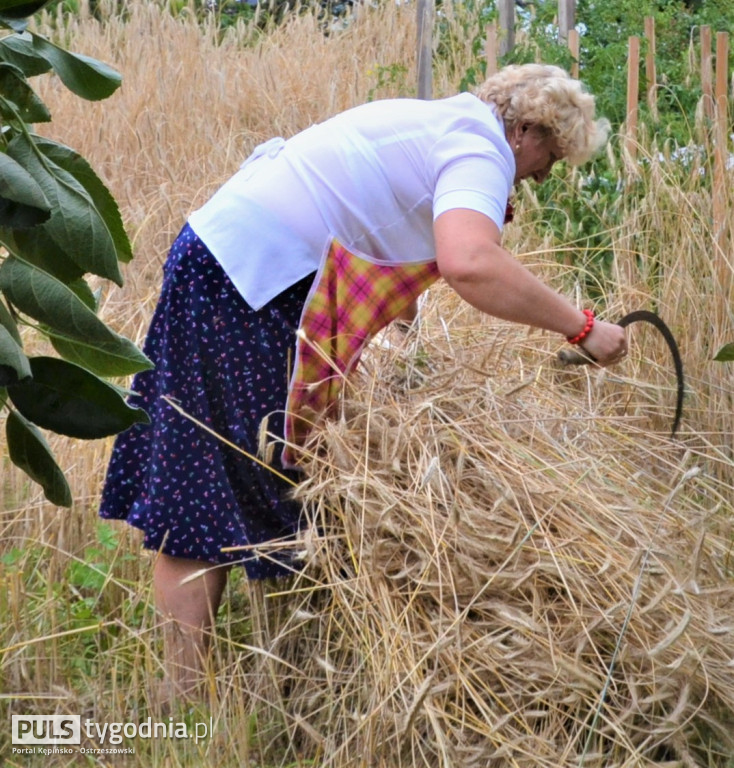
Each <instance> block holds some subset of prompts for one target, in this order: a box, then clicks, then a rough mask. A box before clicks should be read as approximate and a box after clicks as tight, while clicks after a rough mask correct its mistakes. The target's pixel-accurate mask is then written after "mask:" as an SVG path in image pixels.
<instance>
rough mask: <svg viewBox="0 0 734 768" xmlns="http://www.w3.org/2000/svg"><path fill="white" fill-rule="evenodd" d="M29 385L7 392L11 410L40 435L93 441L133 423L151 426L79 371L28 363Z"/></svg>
mask: <svg viewBox="0 0 734 768" xmlns="http://www.w3.org/2000/svg"><path fill="white" fill-rule="evenodd" d="M30 363H31V371H32V372H33V379H31V380H30V381H26V382H23V383H20V384H13V385H11V386H9V387H8V394H9V395H10V400H11V401H12V403H13V405H14V406H15V407H16V408H17V409H18V410H19V411H20V413H21V414H22V415H23V416H25V418H26V419H28V420H29V421H32V422H33V423H34V424H37V425H38V426H39V427H42V428H43V429H50V430H52V431H53V432H56V433H58V434H60V435H68V436H69V437H78V438H81V439H83V440H93V439H96V438H99V437H107V436H108V435H115V434H117V433H118V432H123V431H124V430H126V429H128V428H129V427H131V426H132V425H133V424H137V423H144V424H148V423H150V420H149V418H148V415H147V414H146V413H145V411H143V410H142V409H140V408H132V407H130V406H129V405H128V404H127V403H126V402H125V400H124V399H123V398H122V396H121V395H120V393H119V392H118V391H117V389H116V388H115V387H113V386H112V385H110V384H108V383H107V382H105V381H102V379H100V378H98V377H97V376H95V375H94V374H92V373H89V371H85V370H84V369H83V368H80V367H79V366H77V365H73V364H72V363H68V362H66V361H65V360H58V359H57V358H55V357H32V358H31V359H30Z"/></svg>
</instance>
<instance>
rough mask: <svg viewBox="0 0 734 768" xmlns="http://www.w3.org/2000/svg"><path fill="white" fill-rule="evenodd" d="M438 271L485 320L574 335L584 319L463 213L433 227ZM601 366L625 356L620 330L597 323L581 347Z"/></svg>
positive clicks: (485, 226) (473, 215)
mask: <svg viewBox="0 0 734 768" xmlns="http://www.w3.org/2000/svg"><path fill="white" fill-rule="evenodd" d="M433 230H434V236H435V240H436V259H437V263H438V269H439V271H440V272H441V275H442V277H443V278H444V279H445V280H446V281H447V282H448V284H449V285H450V286H451V287H452V288H453V289H454V290H455V291H456V292H457V293H458V294H459V296H461V297H462V298H463V299H464V300H465V301H468V302H469V303H470V304H471V305H472V306H474V307H476V308H477V309H480V310H481V311H482V312H486V313H487V314H489V315H493V316H495V317H499V318H502V319H503V320H510V321H512V322H516V323H523V324H525V325H532V326H535V327H537V328H544V329H545V330H548V331H554V332H556V333H560V334H562V335H563V336H567V337H568V336H576V335H577V334H578V333H579V332H580V331H582V330H583V328H584V326H585V324H586V316H585V315H584V313H583V312H582V311H581V310H580V309H577V308H576V307H575V306H574V305H573V304H572V303H571V302H570V301H568V300H567V299H566V298H565V297H563V296H562V295H561V294H559V293H556V292H555V291H554V290H552V289H551V288H549V287H548V286H547V285H546V284H545V283H543V282H542V281H541V280H539V279H538V278H537V277H535V275H533V274H532V272H530V271H529V270H528V269H526V268H525V267H524V266H523V265H522V264H520V262H519V261H517V260H516V259H515V258H514V257H513V256H512V255H511V254H510V253H509V252H508V251H506V250H505V249H504V248H503V247H502V245H501V241H500V232H499V229H498V228H497V225H496V224H495V223H494V222H493V221H492V220H491V219H490V218H488V217H487V216H485V215H483V214H481V213H478V212H476V211H471V210H467V209H463V208H459V209H455V210H451V211H446V212H445V213H443V214H441V215H440V216H439V217H438V218H437V219H436V221H435V222H434V226H433ZM583 347H584V349H585V350H586V351H587V352H589V353H590V354H592V355H593V356H594V357H595V358H596V360H597V361H598V362H599V363H600V364H601V365H608V364H609V363H612V362H615V361H616V360H617V359H619V357H620V356H622V355H623V354H624V353H625V351H626V348H627V346H626V337H625V332H624V329H622V328H620V327H619V326H618V325H614V324H612V323H605V322H602V321H600V320H597V321H596V322H595V323H594V328H593V329H592V331H591V333H590V334H589V335H588V336H587V338H586V339H585V340H584V343H583Z"/></svg>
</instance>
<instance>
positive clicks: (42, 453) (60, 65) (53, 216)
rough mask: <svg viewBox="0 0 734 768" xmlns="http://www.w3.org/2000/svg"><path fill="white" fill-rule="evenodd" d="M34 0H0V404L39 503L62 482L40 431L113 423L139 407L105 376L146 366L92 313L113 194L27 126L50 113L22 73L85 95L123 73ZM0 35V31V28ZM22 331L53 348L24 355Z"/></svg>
mask: <svg viewBox="0 0 734 768" xmlns="http://www.w3.org/2000/svg"><path fill="white" fill-rule="evenodd" d="M43 5H44V0H40V1H39V0H36V1H35V2H23V1H22V0H0V30H3V31H4V34H3V35H2V36H1V37H0V130H1V135H0V407H2V408H4V409H7V410H8V411H9V413H8V416H7V419H6V430H5V435H6V439H7V444H8V454H9V456H10V459H11V461H12V462H13V463H15V464H16V465H17V466H19V467H20V468H21V469H23V470H24V471H25V472H26V474H27V475H28V476H29V477H30V478H31V479H32V480H34V481H35V482H37V483H39V484H40V485H41V487H42V488H43V491H44V494H45V496H46V498H47V499H49V501H51V502H53V503H54V504H58V505H61V506H69V505H70V504H71V491H70V489H69V486H68V483H67V482H66V479H65V477H64V474H63V472H62V470H61V469H60V468H59V467H58V465H57V463H56V461H55V459H54V457H53V455H52V452H51V450H50V448H49V445H48V443H47V441H46V439H45V438H44V436H43V433H42V430H50V431H52V432H55V433H57V434H61V435H68V436H71V437H76V438H82V439H94V438H99V437H105V436H108V435H113V434H116V433H118V432H121V431H123V430H125V429H127V428H128V427H130V426H131V425H132V424H134V423H136V422H145V421H147V416H146V414H145V413H144V412H143V411H141V410H140V409H137V408H132V407H130V406H129V405H128V404H127V403H126V402H125V399H124V393H123V392H122V390H120V389H119V388H118V387H116V386H115V385H113V384H111V383H110V382H108V381H106V380H105V379H106V378H108V377H114V376H125V375H129V374H133V373H136V372H138V371H141V370H144V369H146V368H150V367H151V363H150V361H149V360H148V359H147V358H146V357H145V355H143V353H142V352H141V351H140V350H139V349H138V348H137V347H136V346H135V345H134V344H133V343H132V342H131V341H130V340H129V339H126V338H124V337H123V336H120V335H119V334H117V333H115V332H114V331H113V330H112V329H110V328H109V327H107V326H106V325H105V323H104V322H102V320H100V318H99V317H98V316H97V296H96V295H95V293H94V291H93V290H92V288H91V287H90V285H89V283H88V282H87V276H88V275H96V276H98V277H100V278H103V279H105V280H111V281H112V282H114V283H116V284H117V285H121V284H122V276H121V273H120V266H119V265H120V262H127V261H129V260H130V259H131V258H132V251H131V247H130V242H129V240H128V237H127V235H126V233H125V230H124V227H123V223H122V219H121V217H120V213H119V210H118V207H117V204H116V203H115V201H114V199H113V197H112V195H111V194H110V193H109V191H108V190H107V188H106V187H105V185H104V184H103V183H102V181H101V180H100V179H99V178H98V177H97V175H96V174H95V173H94V171H93V170H92V168H91V167H90V165H89V163H88V162H87V161H86V160H85V159H84V158H83V157H81V156H80V155H79V154H78V153H76V152H75V151H74V150H72V149H70V148H69V147H66V146H64V145H63V144H59V143H56V142H54V141H50V140H48V139H45V138H42V137H40V136H38V135H37V134H35V133H34V132H33V127H32V126H33V124H34V123H42V122H48V121H49V120H50V119H51V115H50V113H49V110H48V109H47V107H46V105H45V104H44V103H43V101H42V100H41V99H40V97H39V96H38V95H37V93H36V92H35V91H34V90H33V88H32V87H31V85H30V83H29V78H32V77H36V76H39V75H43V74H45V73H48V72H54V73H55V74H56V75H57V76H58V77H59V79H60V80H61V82H62V83H63V84H64V85H65V86H66V87H67V88H69V90H71V91H72V92H73V93H74V94H76V95H77V96H80V97H81V98H83V99H87V100H92V101H97V100H100V99H105V98H107V97H108V96H110V95H111V94H112V93H114V92H115V90H116V89H117V88H118V86H119V85H120V82H121V78H120V75H119V74H118V73H117V72H116V71H115V70H113V69H111V68H110V67H108V66H107V65H105V64H103V63H101V62H99V61H95V60H94V59H90V58H88V57H86V56H83V55H80V54H74V53H70V52H69V51H66V50H64V49H62V48H60V47H59V46H57V45H55V44H54V43H53V42H51V41H50V40H48V39H47V38H45V37H43V36H42V35H38V34H35V33H34V32H30V31H29V30H28V27H27V19H28V17H29V16H31V15H32V14H33V13H35V12H36V11H38V10H39V9H40V8H41V7H42V6H43ZM0 34H2V33H0ZM28 333H31V334H34V333H35V334H41V335H42V336H44V337H46V338H47V339H48V340H49V341H50V343H51V345H52V347H53V349H54V350H55V352H56V353H57V354H58V357H49V356H46V355H44V356H30V355H26V352H25V348H24V341H27V340H28V335H27V334H28Z"/></svg>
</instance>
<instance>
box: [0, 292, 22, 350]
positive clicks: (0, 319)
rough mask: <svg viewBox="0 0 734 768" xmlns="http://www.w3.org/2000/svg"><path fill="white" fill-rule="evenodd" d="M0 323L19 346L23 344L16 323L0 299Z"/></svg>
mask: <svg viewBox="0 0 734 768" xmlns="http://www.w3.org/2000/svg"><path fill="white" fill-rule="evenodd" d="M0 325H2V327H3V328H5V330H6V331H7V332H8V333H9V334H10V335H11V336H12V337H13V339H15V341H16V343H17V344H18V346H19V347H22V346H23V342H22V341H21V338H20V333H19V332H18V325H17V323H16V322H15V320H14V319H13V316H12V315H11V314H10V312H8V308H7V307H6V306H5V304H4V303H3V302H2V301H0Z"/></svg>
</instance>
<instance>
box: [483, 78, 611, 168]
mask: <svg viewBox="0 0 734 768" xmlns="http://www.w3.org/2000/svg"><path fill="white" fill-rule="evenodd" d="M476 95H477V96H478V97H479V98H480V99H481V100H482V101H485V102H487V103H489V104H492V105H494V106H495V107H496V109H497V111H498V112H499V114H500V116H501V117H502V119H503V120H504V121H505V128H506V130H507V131H508V133H509V131H510V130H512V128H513V127H514V126H516V125H518V124H520V125H523V124H524V125H536V126H538V127H540V128H543V129H545V130H547V131H549V132H550V133H551V134H552V135H553V136H554V137H555V139H556V141H557V142H558V146H559V148H560V149H561V150H562V152H563V156H564V157H565V159H566V160H567V161H568V162H569V163H571V164H572V165H581V164H582V163H585V162H586V161H587V160H589V159H590V158H591V157H593V156H594V155H595V154H596V153H597V152H598V151H599V150H600V149H601V148H602V147H603V146H604V145H605V144H606V141H607V138H608V136H609V121H608V120H606V119H604V118H600V119H595V118H594V112H595V109H596V106H595V103H594V97H593V96H592V95H591V94H590V93H588V92H587V91H586V90H584V87H583V85H582V84H581V83H580V82H579V81H578V80H574V79H573V78H572V77H571V76H570V75H569V74H568V72H566V71H565V70H564V69H561V68H560V67H556V66H552V65H549V64H511V65H510V66H507V67H503V68H502V69H501V70H500V71H499V72H497V73H496V74H494V75H490V77H488V78H487V79H486V80H485V81H484V83H482V85H481V86H479V88H478V89H477V91H476Z"/></svg>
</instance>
